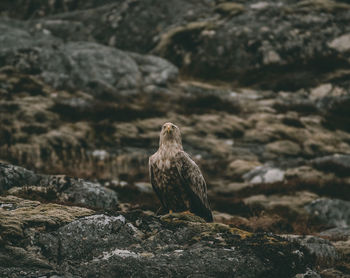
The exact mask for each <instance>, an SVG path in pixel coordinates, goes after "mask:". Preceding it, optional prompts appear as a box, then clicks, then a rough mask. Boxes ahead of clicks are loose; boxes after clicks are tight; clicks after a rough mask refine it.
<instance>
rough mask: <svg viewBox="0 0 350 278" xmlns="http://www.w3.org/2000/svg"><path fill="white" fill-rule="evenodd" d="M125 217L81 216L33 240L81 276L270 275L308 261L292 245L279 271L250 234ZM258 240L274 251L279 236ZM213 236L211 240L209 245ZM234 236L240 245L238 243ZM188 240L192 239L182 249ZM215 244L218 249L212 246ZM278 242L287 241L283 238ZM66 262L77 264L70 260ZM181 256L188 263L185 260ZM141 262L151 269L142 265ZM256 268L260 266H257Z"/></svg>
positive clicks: (61, 265) (281, 255)
mask: <svg viewBox="0 0 350 278" xmlns="http://www.w3.org/2000/svg"><path fill="white" fill-rule="evenodd" d="M130 217H131V219H133V218H134V217H133V216H132V214H131V215H125V217H124V216H121V215H118V216H106V215H95V216H91V217H86V218H82V219H80V220H78V221H74V222H72V223H70V224H68V225H66V226H63V227H61V228H59V229H58V230H57V232H53V233H42V234H40V235H38V236H37V239H36V244H39V246H41V248H42V251H43V252H44V254H46V256H48V258H50V260H53V261H55V262H57V263H58V269H60V274H61V275H67V274H68V273H75V275H81V276H86V275H94V276H95V277H102V276H103V277H113V276H114V275H115V274H116V273H119V274H121V273H123V275H124V274H125V275H137V276H139V275H148V276H158V275H165V274H166V273H168V274H170V273H171V274H170V275H175V274H176V275H180V276H184V275H185V276H186V275H189V274H190V273H201V274H200V275H201V276H202V277H210V276H213V275H214V276H215V275H217V274H220V275H230V274H232V273H235V274H239V275H241V276H242V277H254V276H255V275H256V274H259V273H269V274H272V276H275V275H290V274H291V273H293V272H294V273H295V272H297V271H301V269H302V268H303V267H301V264H302V263H303V261H305V259H306V260H307V258H306V257H305V256H307V254H304V253H302V252H303V251H301V250H299V249H294V247H292V249H291V251H288V252H285V251H282V252H279V258H281V259H282V260H283V261H284V262H285V263H284V266H283V267H284V269H283V270H282V269H281V271H280V270H279V268H278V265H274V266H273V268H269V267H268V265H269V264H267V261H265V263H264V264H262V263H261V261H260V260H261V259H259V258H260V257H259V255H256V254H255V253H254V251H253V252H252V249H251V247H248V246H249V242H252V241H254V240H255V239H254V235H251V236H250V234H249V233H246V232H243V231H240V230H238V229H235V228H230V227H229V226H226V225H222V224H221V225H219V224H213V225H211V224H205V223H198V222H186V221H183V220H176V218H175V219H174V218H173V219H169V220H166V221H159V220H157V219H156V218H154V217H145V216H142V215H140V214H139V215H138V216H137V218H136V222H134V221H135V220H131V219H130ZM167 221H170V222H167ZM67 235H69V236H67ZM258 238H259V239H258ZM258 238H257V239H258V240H261V241H262V242H261V244H263V245H264V248H265V250H266V249H268V248H270V247H269V246H275V247H273V248H277V249H278V246H279V243H278V242H279V240H278V238H275V239H271V240H272V241H274V244H273V245H270V244H269V243H267V242H266V243H265V244H264V243H263V242H264V236H262V237H261V236H258ZM212 239H213V240H214V241H213V242H212V243H210V242H211V240H212ZM237 240H238V242H241V243H239V244H238V242H237ZM55 242H56V243H55ZM58 242H61V244H62V245H61V246H62V247H61V250H62V251H61V253H60V254H61V255H60V257H58V253H57V250H58V249H57V244H58ZM77 242H81V244H80V245H79V246H80V248H79V249H77V248H74V247H73V246H76V244H77ZM188 242H192V243H191V244H190V246H187V247H186V244H187V243H188ZM216 242H217V243H216ZM235 242H236V243H235ZM245 242H246V243H245ZM216 244H220V245H221V246H222V247H218V246H217V247H215V246H216ZM232 244H234V245H232ZM246 244H247V245H246ZM266 244H267V245H266ZM283 244H288V243H286V242H285V241H283ZM72 247H73V248H72ZM232 247H234V248H232ZM284 250H285V249H284ZM297 250H298V251H297ZM242 252H244V253H245V254H247V253H249V256H247V257H245V260H248V262H249V263H250V265H251V266H254V267H249V268H247V267H244V266H246V263H247V262H244V261H243V260H242V258H243V257H242V255H243V253H242ZM274 252H278V251H277V250H275V251H274ZM293 252H294V253H293ZM300 252H301V253H300ZM297 253H298V254H303V255H302V256H303V257H301V256H297ZM290 256H291V257H293V258H294V257H295V260H296V261H294V263H296V265H295V266H294V267H293V268H292V269H295V270H292V269H290V266H289V263H288V261H289V259H288V258H290ZM229 258H234V259H232V260H231V259H229ZM71 260H74V261H76V262H79V264H78V265H77V264H71V263H70V261H71ZM184 260H186V261H187V264H184ZM87 262H88V263H87ZM204 262H206V263H204ZM208 262H210V263H209V264H208ZM225 262H226V263H225ZM146 264H147V265H152V266H154V267H152V268H148V267H145V265H146ZM266 264H267V265H266ZM79 265H84V267H80V266H79ZM189 265H190V267H188V266H189ZM255 266H259V269H257V268H255ZM297 269H298V270H297ZM266 271H268V272H266ZM289 271H292V272H289ZM274 273H283V274H274ZM276 277H277V276H276Z"/></svg>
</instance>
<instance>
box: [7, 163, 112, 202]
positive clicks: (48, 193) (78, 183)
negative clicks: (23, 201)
mask: <svg viewBox="0 0 350 278" xmlns="http://www.w3.org/2000/svg"><path fill="white" fill-rule="evenodd" d="M0 174H1V176H0V177H1V178H0V188H1V189H2V191H8V192H10V193H11V194H15V195H17V196H26V197H30V198H33V199H39V200H50V201H58V202H70V203H73V204H77V205H82V206H88V207H93V208H103V209H111V208H115V207H116V205H117V204H118V197H117V194H116V193H115V192H114V191H112V190H111V189H108V188H105V187H103V186H102V185H101V184H99V183H93V182H88V181H84V180H82V179H73V178H70V177H67V176H63V175H62V176H58V175H57V176H49V175H40V174H35V173H34V172H32V171H29V170H26V169H25V168H22V167H18V166H13V165H9V164H1V163H0Z"/></svg>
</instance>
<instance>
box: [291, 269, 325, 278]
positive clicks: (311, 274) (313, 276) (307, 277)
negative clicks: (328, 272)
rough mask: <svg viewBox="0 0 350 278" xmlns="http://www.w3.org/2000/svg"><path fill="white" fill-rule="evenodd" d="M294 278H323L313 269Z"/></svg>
mask: <svg viewBox="0 0 350 278" xmlns="http://www.w3.org/2000/svg"><path fill="white" fill-rule="evenodd" d="M293 278H321V276H320V275H319V274H318V273H317V272H315V271H313V270H312V269H308V270H307V271H306V272H305V273H303V274H301V273H299V274H297V275H295V276H294V277H293Z"/></svg>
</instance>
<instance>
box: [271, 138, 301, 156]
mask: <svg viewBox="0 0 350 278" xmlns="http://www.w3.org/2000/svg"><path fill="white" fill-rule="evenodd" d="M300 151H301V149H300V147H299V145H298V144H296V143H293V142H291V141H288V140H283V141H276V142H272V143H269V144H267V145H266V152H269V153H272V154H275V155H279V154H282V155H287V156H298V155H299V153H300Z"/></svg>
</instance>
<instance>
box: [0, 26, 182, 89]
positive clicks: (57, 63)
mask: <svg viewBox="0 0 350 278" xmlns="http://www.w3.org/2000/svg"><path fill="white" fill-rule="evenodd" d="M0 24H3V25H2V31H3V32H2V33H0V41H4V44H3V45H2V47H1V49H0V57H1V62H0V66H4V65H6V64H12V65H14V66H15V67H16V68H17V69H18V70H20V71H23V72H27V73H32V74H38V75H39V76H40V77H41V78H42V80H44V81H45V82H46V83H48V84H50V85H52V86H53V87H55V88H57V89H70V90H85V91H88V92H90V93H91V94H94V95H97V96H99V95H101V94H104V95H106V94H107V95H112V96H117V95H120V94H129V93H138V92H140V91H142V90H143V89H144V90H146V89H147V87H149V86H154V87H156V88H157V87H166V85H167V83H168V82H171V81H174V80H175V79H176V78H177V73H178V70H177V68H176V67H175V66H173V65H172V64H170V63H169V62H167V61H165V60H163V59H162V58H159V57H154V56H142V55H140V54H132V53H127V52H124V51H121V50H118V49H115V48H111V47H108V46H103V45H100V44H97V43H93V42H68V43H66V44H63V43H62V41H60V40H58V39H56V38H55V37H52V36H51V35H50V34H36V35H31V34H30V33H29V32H26V31H24V30H26V28H23V29H24V30H22V29H16V28H13V27H11V26H9V25H10V23H8V22H3V23H0ZM0 27H1V25H0ZM9 37H10V38H9ZM18 41H19V42H20V43H18Z"/></svg>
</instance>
